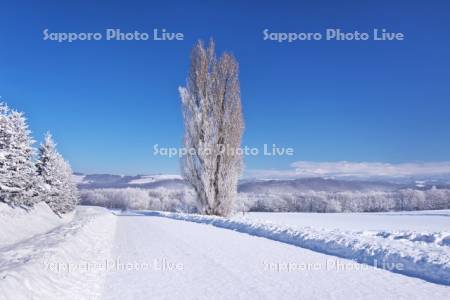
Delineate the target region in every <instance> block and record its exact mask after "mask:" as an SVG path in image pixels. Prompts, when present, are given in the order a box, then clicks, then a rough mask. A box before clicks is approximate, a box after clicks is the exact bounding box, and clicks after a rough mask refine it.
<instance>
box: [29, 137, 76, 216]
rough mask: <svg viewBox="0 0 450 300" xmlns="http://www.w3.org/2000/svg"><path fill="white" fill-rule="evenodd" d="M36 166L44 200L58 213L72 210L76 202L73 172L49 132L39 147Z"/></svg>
mask: <svg viewBox="0 0 450 300" xmlns="http://www.w3.org/2000/svg"><path fill="white" fill-rule="evenodd" d="M36 167H37V173H38V175H39V176H40V177H41V178H42V182H43V184H44V187H43V190H45V197H44V200H45V202H46V203H47V204H48V205H49V206H50V207H51V208H52V209H53V211H54V212H56V213H58V214H61V213H66V212H68V211H71V210H73V209H74V207H75V205H76V204H77V202H78V191H77V187H76V185H75V183H74V182H73V179H72V173H73V172H72V169H71V168H70V165H69V164H68V162H66V161H65V160H64V158H63V157H62V156H61V154H59V153H58V151H57V149H56V144H55V142H54V141H53V138H52V136H51V134H50V133H47V134H46V136H45V139H44V142H43V143H42V144H41V146H40V148H39V157H38V161H37V163H36Z"/></svg>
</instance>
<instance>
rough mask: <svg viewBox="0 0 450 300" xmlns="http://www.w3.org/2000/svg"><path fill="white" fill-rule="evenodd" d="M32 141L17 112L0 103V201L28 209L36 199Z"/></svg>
mask: <svg viewBox="0 0 450 300" xmlns="http://www.w3.org/2000/svg"><path fill="white" fill-rule="evenodd" d="M33 143H34V141H33V139H32V138H31V135H30V130H29V129H28V125H27V121H26V118H25V117H24V115H23V114H22V113H20V112H17V111H14V110H10V109H9V108H8V106H7V105H6V104H4V103H1V104H0V200H1V201H3V202H6V203H8V204H10V205H26V206H31V205H33V204H34V203H35V202H37V201H38V199H39V188H38V187H39V185H38V184H37V177H36V168H35V165H34V154H35V150H34V148H33Z"/></svg>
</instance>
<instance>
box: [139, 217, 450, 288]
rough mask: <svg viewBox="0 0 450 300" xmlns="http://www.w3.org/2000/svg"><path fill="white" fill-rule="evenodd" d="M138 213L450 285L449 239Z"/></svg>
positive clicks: (242, 220)
mask: <svg viewBox="0 0 450 300" xmlns="http://www.w3.org/2000/svg"><path fill="white" fill-rule="evenodd" d="M138 213H139V214H145V215H149V216H158V217H166V218H171V219H175V220H183V221H189V222H195V223H203V224H209V225H213V226H216V227H220V228H225V229H231V230H235V231H238V232H242V233H247V234H250V235H254V236H258V237H264V238H268V239H271V240H275V241H279V242H283V243H288V244H291V245H295V246H299V247H302V248H306V249H310V250H313V251H318V252H321V253H324V254H329V255H335V256H339V257H342V258H347V259H351V260H354V261H356V262H359V263H364V264H369V265H372V266H375V267H378V268H382V269H386V270H389V271H392V272H396V273H400V274H404V275H408V276H412V277H417V278H421V279H424V280H427V281H430V282H434V283H438V284H444V285H450V247H448V246H447V243H445V242H444V243H442V244H436V243H427V242H422V241H420V239H419V241H415V240H414V239H407V238H405V239H400V238H399V239H388V238H385V237H384V236H378V235H376V234H375V235H374V234H364V233H363V232H359V233H358V232H352V231H342V230H325V229H320V230H318V229H315V228H310V227H289V226H281V225H278V224H273V223H271V222H265V221H257V222H255V221H249V220H246V219H245V218H241V219H229V218H222V217H214V216H202V215H194V214H182V213H170V212H156V211H147V212H142V211H141V212H138Z"/></svg>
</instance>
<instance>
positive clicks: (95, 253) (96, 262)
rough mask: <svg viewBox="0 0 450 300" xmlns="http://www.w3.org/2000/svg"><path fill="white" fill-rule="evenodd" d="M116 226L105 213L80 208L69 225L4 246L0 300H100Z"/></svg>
mask: <svg viewBox="0 0 450 300" xmlns="http://www.w3.org/2000/svg"><path fill="white" fill-rule="evenodd" d="M38 209H39V208H38ZM42 209H43V208H42ZM22 221H23V220H22ZM115 221H116V218H115V217H114V216H113V215H112V214H111V213H110V212H109V211H107V210H106V209H103V208H96V207H77V209H76V212H75V216H74V218H73V220H71V221H70V222H66V223H64V224H62V225H60V226H58V227H56V228H54V229H53V230H51V231H49V232H47V233H45V234H38V235H35V236H33V237H31V238H29V239H26V240H23V241H21V242H18V243H16V244H13V245H9V246H6V247H2V248H1V249H0V299H97V298H98V297H99V296H100V295H101V293H102V288H103V280H104V278H105V276H106V271H105V269H103V268H101V263H102V262H104V261H107V260H108V259H110V249H111V245H112V242H113V239H114V232H115ZM24 223H26V222H24ZM36 223H38V222H37V221H36ZM88 264H89V265H88ZM89 266H90V267H89Z"/></svg>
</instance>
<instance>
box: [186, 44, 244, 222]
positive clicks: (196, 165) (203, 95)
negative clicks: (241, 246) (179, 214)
mask: <svg viewBox="0 0 450 300" xmlns="http://www.w3.org/2000/svg"><path fill="white" fill-rule="evenodd" d="M214 48H215V47H214V42H213V41H212V40H211V41H210V44H209V46H208V48H205V47H204V46H203V43H202V42H200V41H199V42H198V43H197V44H196V45H195V47H194V48H193V50H192V53H191V68H190V72H189V75H188V78H187V85H186V87H180V89H179V90H180V96H181V102H182V108H183V117H184V128H185V130H184V146H185V148H186V150H187V154H186V155H184V157H183V158H182V173H183V176H184V178H185V179H186V180H187V181H188V182H189V183H190V184H191V185H192V186H193V187H194V189H195V191H196V193H197V195H198V200H199V206H200V211H201V212H202V213H205V214H214V215H228V214H230V213H231V211H232V209H233V206H234V204H233V203H234V200H235V197H236V193H237V181H238V178H239V175H240V172H241V169H242V155H241V153H240V151H239V148H240V144H241V138H242V133H243V129H244V122H243V117H242V110H241V98H240V87H239V78H238V63H237V61H236V59H235V58H234V57H233V56H232V55H230V54H229V53H224V54H223V55H222V56H221V57H220V58H217V57H216V54H215V49H214Z"/></svg>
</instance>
